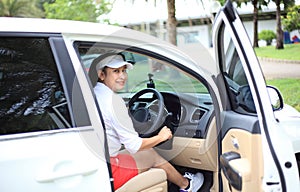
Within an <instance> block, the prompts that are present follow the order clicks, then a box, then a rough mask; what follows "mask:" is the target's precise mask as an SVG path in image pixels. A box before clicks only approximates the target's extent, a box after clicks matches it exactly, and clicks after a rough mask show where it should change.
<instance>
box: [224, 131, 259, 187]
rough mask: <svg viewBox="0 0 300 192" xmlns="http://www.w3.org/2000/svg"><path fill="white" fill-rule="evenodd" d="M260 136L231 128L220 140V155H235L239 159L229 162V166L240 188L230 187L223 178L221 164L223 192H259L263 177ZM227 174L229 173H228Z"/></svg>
mask: <svg viewBox="0 0 300 192" xmlns="http://www.w3.org/2000/svg"><path fill="white" fill-rule="evenodd" d="M261 141H262V140H261V135H260V134H252V133H251V132H248V131H245V130H243V129H240V128H234V127H233V128H231V129H230V130H229V131H228V132H227V133H226V134H225V136H224V137H223V140H222V155H224V154H226V153H236V154H238V155H239V158H234V159H232V160H230V161H229V162H228V163H229V166H230V167H231V169H232V170H235V171H236V172H237V173H238V175H239V177H240V178H241V184H240V188H237V187H234V186H232V187H230V186H231V185H229V183H228V179H225V177H224V173H227V172H224V167H225V164H222V163H221V168H222V177H223V189H224V191H231V190H232V189H235V190H233V191H241V190H242V191H261V190H262V185H261V178H262V177H263V167H262V166H261V163H259V162H263V156H262V148H261V146H262V144H261ZM228 172H229V171H228Z"/></svg>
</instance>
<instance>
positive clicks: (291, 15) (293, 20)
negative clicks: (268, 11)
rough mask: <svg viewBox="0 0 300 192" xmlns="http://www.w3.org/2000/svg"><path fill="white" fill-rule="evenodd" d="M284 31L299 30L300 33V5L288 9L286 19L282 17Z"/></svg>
mask: <svg viewBox="0 0 300 192" xmlns="http://www.w3.org/2000/svg"><path fill="white" fill-rule="evenodd" d="M281 19H282V25H283V29H284V30H286V31H289V32H291V31H294V30H298V31H299V32H300V5H295V6H293V7H290V8H288V12H287V15H286V17H281Z"/></svg>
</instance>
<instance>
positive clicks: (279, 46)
mask: <svg viewBox="0 0 300 192" xmlns="http://www.w3.org/2000/svg"><path fill="white" fill-rule="evenodd" d="M275 3H276V25H277V27H276V49H283V48H284V47H283V31H282V27H281V18H280V15H281V14H280V0H276V1H275Z"/></svg>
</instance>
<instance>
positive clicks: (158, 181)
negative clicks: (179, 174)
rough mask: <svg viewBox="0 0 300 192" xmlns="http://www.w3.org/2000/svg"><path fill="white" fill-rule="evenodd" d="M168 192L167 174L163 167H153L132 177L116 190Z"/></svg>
mask: <svg viewBox="0 0 300 192" xmlns="http://www.w3.org/2000/svg"><path fill="white" fill-rule="evenodd" d="M150 191H151V192H167V191H168V184H167V175H166V172H165V171H164V170H162V169H156V168H152V169H150V170H149V171H146V172H143V173H141V174H138V175H137V176H135V177H133V178H132V179H130V180H129V181H128V182H127V183H125V184H124V185H123V186H122V187H120V188H119V189H118V190H116V192H150Z"/></svg>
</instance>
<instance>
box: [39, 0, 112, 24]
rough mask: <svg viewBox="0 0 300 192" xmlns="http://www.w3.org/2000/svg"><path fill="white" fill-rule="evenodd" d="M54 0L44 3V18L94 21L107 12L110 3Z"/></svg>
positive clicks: (92, 0) (84, 0)
mask: <svg viewBox="0 0 300 192" xmlns="http://www.w3.org/2000/svg"><path fill="white" fill-rule="evenodd" d="M97 2H100V3H97V4H96V3H95V2H94V0H56V1H55V2H54V3H48V2H46V3H44V8H45V13H46V18H49V19H66V20H77V21H90V22H96V21H97V18H98V17H99V16H100V15H102V14H105V13H108V12H109V11H110V9H109V8H108V7H109V5H110V3H108V2H106V1H105V0H102V1H97Z"/></svg>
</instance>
